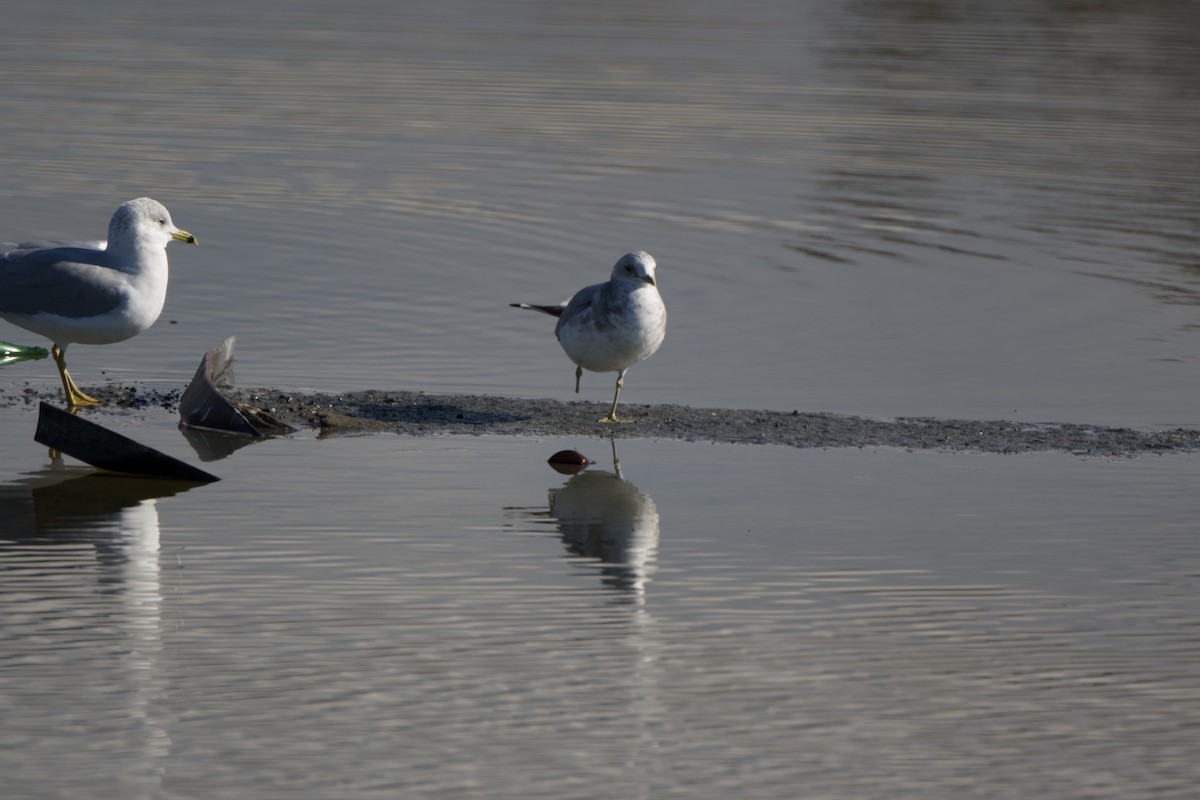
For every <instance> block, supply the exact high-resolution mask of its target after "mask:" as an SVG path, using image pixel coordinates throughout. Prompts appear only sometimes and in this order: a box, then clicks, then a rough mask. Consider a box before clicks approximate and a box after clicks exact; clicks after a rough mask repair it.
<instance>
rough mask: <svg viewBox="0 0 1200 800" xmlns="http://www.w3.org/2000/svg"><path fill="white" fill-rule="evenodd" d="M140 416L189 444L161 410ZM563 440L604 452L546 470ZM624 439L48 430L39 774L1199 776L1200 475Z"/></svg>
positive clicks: (1100, 784)
mask: <svg viewBox="0 0 1200 800" xmlns="http://www.w3.org/2000/svg"><path fill="white" fill-rule="evenodd" d="M128 425H129V426H130V427H133V426H134V425H135V421H133V420H130V421H129V422H128ZM119 427H120V426H119ZM138 430H140V431H142V436H143V438H145V439H147V440H148V441H149V442H151V443H152V444H155V445H157V446H160V447H161V448H162V449H164V450H168V451H170V452H174V453H176V454H178V455H186V454H187V452H188V448H187V446H186V444H185V443H184V440H183V438H182V437H181V436H180V435H179V433H178V432H176V431H174V430H172V426H171V420H170V419H169V417H168V416H167V415H166V414H165V413H164V414H163V415H162V417H161V418H159V419H156V420H151V421H150V423H148V424H147V423H142V424H141V425H139V426H138ZM568 446H570V447H578V448H580V449H581V450H583V452H585V453H587V454H589V455H591V456H592V457H594V458H595V459H596V460H597V461H598V462H599V463H598V464H597V465H596V467H595V468H594V469H592V470H589V471H587V472H585V473H583V474H581V475H579V476H575V477H568V476H563V475H559V474H557V473H554V472H552V471H551V470H550V469H549V467H548V466H547V465H546V464H545V463H544V459H545V457H547V456H548V454H549V453H551V452H553V451H554V450H557V449H560V448H562V447H568ZM34 451H39V452H34ZM616 454H617V456H618V457H619V459H620V464H619V471H618V470H614V464H613V461H612V451H611V449H610V444H609V442H607V441H605V440H602V439H593V440H582V441H580V440H572V441H566V440H562V441H556V440H549V441H536V442H535V441H525V440H512V439H490V438H471V437H467V438H449V437H445V438H429V439H417V440H409V439H402V438H398V437H392V436H370V437H360V438H344V439H335V440H329V441H315V440H313V439H311V438H304V437H301V438H297V439H289V440H285V441H275V442H269V443H265V444H260V445H256V446H253V447H249V448H247V449H244V450H241V451H239V452H238V454H237V455H236V456H235V457H232V458H229V459H226V460H224V461H220V462H218V463H216V464H213V465H210V466H211V467H212V468H213V469H214V470H215V471H217V472H219V473H220V474H222V476H223V477H224V478H225V480H222V481H221V482H220V483H216V484H212V485H210V486H206V487H201V488H195V489H191V490H189V491H180V487H176V486H172V485H170V484H158V483H155V482H148V481H136V482H127V481H123V480H122V479H116V478H106V477H99V476H95V475H91V476H87V475H84V476H80V472H81V471H80V470H78V469H75V468H73V467H70V466H65V467H64V466H60V467H53V466H51V465H50V464H49V462H48V461H47V459H46V458H45V455H44V451H41V449H40V448H39V447H38V446H37V445H33V444H31V445H29V446H28V447H27V448H25V450H24V451H22V452H21V456H22V458H23V459H24V460H26V461H28V462H31V463H34V464H36V466H37V468H36V469H35V470H32V471H30V472H28V473H23V474H20V475H16V476H13V478H12V479H10V480H6V481H5V482H4V483H2V484H0V510H2V511H3V512H4V515H5V518H6V519H7V520H9V521H10V526H11V528H12V530H11V532H10V533H8V534H6V535H5V536H4V541H3V542H2V543H0V569H2V570H3V574H4V577H3V581H2V585H3V591H2V592H0V652H3V654H4V655H3V667H2V669H0V683H2V688H3V692H2V696H3V697H4V698H5V699H4V706H3V714H4V719H5V725H4V726H3V730H2V732H0V745H2V746H0V769H2V771H3V773H4V775H5V779H6V784H7V787H8V790H11V791H15V792H17V794H16V795H15V796H30V797H33V796H38V797H49V796H64V797H65V796H77V795H78V794H79V793H80V792H84V793H86V794H87V795H88V796H92V797H101V796H104V797H108V796H123V797H139V796H146V797H149V796H164V797H190V796H204V797H245V796H266V795H270V794H273V793H288V794H290V795H291V796H298V797H323V796H326V797H327V796H333V795H337V796H364V797H369V796H396V793H397V792H401V793H405V794H406V795H407V796H413V794H416V795H418V796H423V795H443V794H445V795H450V794H455V795H458V796H464V795H465V796H479V797H598V796H605V797H611V796H619V797H629V796H646V797H658V796H664V795H669V794H675V793H680V794H684V795H687V796H692V797H727V796H730V795H731V794H732V795H738V796H748V797H791V796H796V795H795V792H796V791H797V787H805V789H804V794H806V795H811V796H818V797H864V796H868V797H885V796H886V797H1035V796H1036V797H1085V796H1086V797H1130V796H1143V797H1151V796H1153V797H1181V798H1182V797H1186V796H1188V795H1189V794H1190V793H1191V792H1192V791H1193V789H1194V787H1195V784H1196V781H1197V780H1200V768H1198V767H1197V765H1196V762H1195V759H1194V744H1195V732H1196V727H1197V724H1198V723H1200V714H1198V713H1197V697H1196V686H1197V681H1198V680H1200V667H1198V666H1197V665H1198V663H1200V662H1198V661H1197V659H1196V658H1195V654H1196V652H1197V648H1198V647H1200V632H1198V631H1197V628H1196V619H1197V613H1198V612H1200V602H1198V601H1197V593H1196V591H1195V580H1196V575H1197V574H1200V546H1198V545H1197V541H1196V538H1195V536H1194V533H1195V527H1194V521H1193V520H1192V519H1191V518H1190V516H1189V515H1190V514H1191V512H1192V510H1194V503H1193V502H1192V501H1191V500H1190V499H1189V497H1188V493H1189V491H1190V487H1193V486H1194V485H1195V481H1196V480H1197V478H1198V477H1200V465H1198V464H1196V463H1193V462H1192V461H1191V460H1189V459H1179V458H1145V459H1138V460H1133V461H1100V460H1077V459H1074V458H1073V457H1070V456H1066V455H1040V456H1038V455H1035V456H1022V457H998V456H953V457H948V456H936V455H923V454H913V453H904V452H899V451H890V452H888V451H882V452H868V451H858V450H842V451H800V450H791V449H782V448H769V447H757V448H751V447H742V448H737V447H730V446H713V445H700V444H686V443H662V442H657V443H656V442H646V441H628V442H620V443H618V448H617V452H616ZM314 472H316V473H317V474H319V476H320V480H314ZM747 475H754V476H755V478H754V480H750V481H748V480H747V479H746V476H747ZM173 492H177V493H173Z"/></svg>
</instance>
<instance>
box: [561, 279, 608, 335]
mask: <svg viewBox="0 0 1200 800" xmlns="http://www.w3.org/2000/svg"><path fill="white" fill-rule="evenodd" d="M607 285H608V284H607V283H597V284H595V285H594V286H588V287H585V288H583V289H580V290H579V291H578V292H576V293H575V296H574V297H572V298H571V300H570V302H568V303H567V307H566V308H564V309H563V310H562V315H561V316H559V318H558V324H557V325H555V326H554V335H555V336H558V332H559V331H560V330H561V329H562V326H563V325H568V324H571V323H573V322H577V321H579V320H580V319H581V318H583V317H587V316H591V314H592V312H593V309H594V308H595V305H596V302H597V301H598V300H599V299H600V294H601V292H602V291H603V290H604V287H605V286H607Z"/></svg>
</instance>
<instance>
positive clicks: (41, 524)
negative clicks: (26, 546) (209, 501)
mask: <svg viewBox="0 0 1200 800" xmlns="http://www.w3.org/2000/svg"><path fill="white" fill-rule="evenodd" d="M195 485H196V484H195V483H194V482H181V481H167V480H146V479H145V478H134V477H128V476H124V475H108V474H97V473H95V472H86V473H84V474H80V472H79V471H77V470H69V471H62V472H43V473H36V474H34V475H32V476H30V477H28V478H27V479H25V480H23V481H21V482H19V483H12V484H0V536H3V538H6V539H9V540H16V541H20V540H24V539H39V540H44V539H46V537H47V536H49V535H53V541H55V542H58V543H75V542H85V541H86V542H92V543H94V538H95V533H94V532H90V531H94V529H96V528H102V527H104V526H106V525H108V524H110V523H111V521H112V520H113V518H115V517H117V516H118V515H119V514H120V513H121V512H122V511H124V510H125V509H128V508H132V507H134V506H137V505H139V504H141V503H142V502H143V501H145V500H152V499H156V498H159V497H170V496H171V495H174V494H178V493H180V492H184V491H187V490H188V489H190V488H192V487H194V486H195Z"/></svg>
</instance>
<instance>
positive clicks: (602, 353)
mask: <svg viewBox="0 0 1200 800" xmlns="http://www.w3.org/2000/svg"><path fill="white" fill-rule="evenodd" d="M656 268H657V264H655V262H654V257H653V256H651V255H650V254H649V253H647V252H645V251H644V250H638V251H637V252H636V253H626V254H625V255H623V256H621V260H620V261H618V262H617V263H616V265H615V266H613V270H612V277H611V278H609V280H608V282H607V283H598V284H596V285H595V286H588V287H587V288H586V289H580V290H579V292H578V293H576V295H575V296H574V297H572V298H571V299H570V301H568V302H564V303H560V304H559V305H556V306H535V305H531V304H529V303H510V305H511V306H513V307H514V308H528V309H532V310H534V311H541V312H542V313H543V314H549V315H550V316H552V317H558V325H556V326H555V328H554V335H555V336H557V337H558V341H559V343H560V344H561V345H562V348H563V350H565V351H566V353H567V356H568V357H569V358H570V359H571V360H572V361H573V362H575V365H576V366H575V393H576V394H579V379H580V378H581V377H583V371H584V370H585V369H586V370H589V371H591V372H616V373H617V390H616V392H615V393H614V394H613V403H612V409H611V410H610V411H609V412H608V416H607V417H604V418H603V419H601V420H600V422H629V421H630V420H622V419H619V418H618V417H617V398H619V397H620V396H621V387H622V386H624V385H625V371H626V370H627V369H629V368H630V367H632V366H633V365H634V364H636V363H638V362H639V361H641V360H642V359H644V358H648V357H650V356H652V355H654V352H655V351H656V350H658V348H659V345H661V344H662V341H663V337H664V336H666V334H667V307H666V306H664V305H663V301H662V295H660V294H659V293H658V280H657V278H656V277H655V274H654V272H655V269H656Z"/></svg>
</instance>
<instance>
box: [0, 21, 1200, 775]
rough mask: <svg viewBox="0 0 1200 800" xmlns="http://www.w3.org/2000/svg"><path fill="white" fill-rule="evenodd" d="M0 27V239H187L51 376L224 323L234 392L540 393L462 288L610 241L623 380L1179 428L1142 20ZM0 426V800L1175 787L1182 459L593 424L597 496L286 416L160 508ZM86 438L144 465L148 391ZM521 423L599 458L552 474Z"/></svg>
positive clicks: (1182, 132)
mask: <svg viewBox="0 0 1200 800" xmlns="http://www.w3.org/2000/svg"><path fill="white" fill-rule="evenodd" d="M8 23H9V24H8V25H7V26H6V28H5V33H3V34H0V36H2V37H3V43H4V46H3V47H0V99H2V100H3V101H4V102H3V105H4V108H5V109H6V112H5V113H4V114H3V115H0V141H3V142H4V147H3V148H0V169H2V171H3V174H4V176H5V180H4V181H2V182H0V239H14V238H36V237H44V236H75V237H80V238H91V237H96V236H99V235H101V234H102V233H103V231H104V229H105V225H106V224H107V219H108V217H109V215H110V214H111V212H112V210H113V209H114V208H115V207H116V205H117V204H118V203H120V202H121V201H123V200H126V199H129V198H131V197H136V196H140V195H150V196H153V197H155V198H157V199H159V200H161V201H163V202H164V203H165V204H166V205H167V206H168V207H169V208H170V209H171V211H172V214H173V216H174V218H175V220H176V222H177V223H178V224H179V225H180V226H182V227H184V228H186V229H188V230H190V231H192V232H193V233H195V234H196V235H197V236H198V237H199V239H200V242H201V246H200V248H198V249H192V248H183V247H179V246H177V245H176V246H173V247H172V248H171V251H170V252H171V259H172V275H171V290H170V293H169V296H168V300H167V307H166V310H165V312H164V315H163V318H162V319H161V320H160V321H159V323H158V324H157V325H156V326H155V327H153V328H152V329H150V330H149V331H147V332H146V333H144V334H142V335H141V336H139V337H137V338H135V339H133V340H131V341H129V342H125V343H122V344H118V345H112V346H107V347H103V348H89V347H83V346H78V347H75V348H72V350H71V364H72V371H73V373H74V375H75V377H76V378H77V379H78V380H79V381H80V383H81V384H82V385H83V386H84V387H85V388H86V387H88V386H90V385H96V384H99V383H101V382H103V381H105V380H115V381H119V382H122V383H125V382H143V383H145V384H148V385H150V386H153V387H155V388H179V387H182V385H183V384H184V383H186V381H187V380H188V379H189V378H190V376H191V374H192V373H193V372H194V370H195V368H196V365H197V364H198V363H199V360H200V357H201V355H202V354H203V352H204V351H205V350H207V349H208V348H209V347H212V346H213V345H215V344H217V343H219V342H220V341H221V340H223V339H224V338H225V337H226V336H229V335H237V336H238V338H239V348H238V354H239V360H238V380H239V383H240V384H241V385H244V386H258V385H261V386H278V387H284V388H294V389H321V390H331V391H341V390H351V389H362V388H379V389H419V390H427V391H431V392H483V393H489V394H506V395H517V396H526V397H541V396H551V397H557V398H560V399H570V398H571V397H572V394H571V387H572V379H573V374H572V373H573V369H572V367H571V365H570V364H569V363H568V362H567V360H566V358H565V356H564V355H563V354H562V353H561V351H560V350H559V348H558V346H557V344H556V343H555V342H554V339H553V336H552V333H551V326H550V324H549V323H548V321H547V320H545V319H544V318H541V317H538V316H536V315H532V314H522V313H520V312H518V311H515V310H513V309H509V308H508V307H507V304H508V303H509V302H513V301H518V300H529V301H540V302H553V301H557V300H560V299H563V298H565V297H566V296H567V295H569V294H570V293H571V292H572V291H574V290H575V289H577V288H579V287H581V286H583V285H585V284H588V283H593V282H596V281H599V280H601V279H603V278H604V277H605V276H606V275H607V273H608V270H609V269H610V268H611V265H612V263H613V262H614V261H615V260H616V259H617V258H618V257H619V256H620V255H621V254H622V253H623V252H625V251H627V250H630V249H646V250H649V251H650V252H651V253H653V254H654V255H655V257H656V258H657V260H658V262H659V272H660V279H661V288H662V291H663V295H664V297H665V299H666V302H667V305H668V307H669V309H670V312H671V327H670V330H669V331H668V337H667V341H666V343H665V344H664V346H663V348H662V350H661V351H660V352H659V353H658V354H656V355H655V356H654V357H653V358H652V359H650V360H649V361H647V362H646V363H645V364H642V365H639V366H638V367H636V368H634V369H633V370H631V371H630V374H629V376H628V377H627V380H626V387H625V390H624V392H623V397H624V398H625V399H626V400H627V401H628V402H631V403H643V402H644V403H658V402H676V403H687V404H691V405H694V406H714V407H717V406H730V407H746V408H773V409H779V410H787V409H800V410H804V411H834V412H844V413H857V414H866V415H872V416H896V415H908V414H916V415H939V416H947V417H957V418H980V419H983V418H1005V419H1019V420H1029V421H1044V420H1053V421H1066V422H1090V423H1102V424H1119V425H1129V426H1137V427H1143V428H1151V427H1169V426H1188V427H1196V426H1197V425H1198V424H1200V419H1198V417H1197V412H1196V405H1195V402H1194V399H1195V398H1196V396H1197V394H1198V390H1200V370H1197V368H1196V367H1197V357H1196V339H1195V336H1196V332H1197V308H1198V306H1200V303H1198V298H1200V273H1198V271H1197V262H1196V257H1195V254H1196V252H1197V250H1198V247H1197V245H1198V244H1200V229H1198V227H1197V222H1196V220H1197V218H1198V217H1197V213H1196V212H1197V207H1198V201H1200V194H1198V192H1200V190H1198V189H1197V186H1200V181H1198V180H1197V179H1198V178H1200V142H1198V140H1197V138H1196V136H1195V131H1196V130H1197V129H1198V124H1200V103H1198V101H1197V99H1198V98H1200V63H1198V61H1200V57H1198V55H1197V50H1196V48H1195V46H1194V35H1193V32H1194V31H1195V30H1197V28H1198V26H1200V7H1198V6H1197V5H1196V4H1194V3H1148V4H1147V3H1143V4H1139V5H1137V6H1136V7H1134V6H1127V5H1121V4H1103V3H1075V4H1066V5H1063V4H1053V3H1044V2H1034V1H1033V0H1022V2H1017V3H1009V4H1003V5H1000V6H997V5H995V4H986V3H978V2H971V3H965V4H961V3H960V4H954V5H945V4H942V5H938V4H933V5H931V4H928V3H913V2H887V3H882V2H869V1H868V0H853V1H852V0H843V1H842V2H834V3H784V2H773V1H771V2H768V1H767V0H762V1H761V2H759V1H755V2H747V3H739V4H737V5H736V6H733V5H729V4H719V3H707V4H704V3H690V4H686V6H680V7H669V8H668V7H658V6H653V5H652V6H645V5H644V4H642V5H637V4H623V3H605V4H595V3H591V4H583V3H557V4H537V3H529V2H514V3H505V4H492V3H479V2H455V3H440V4H418V6H417V7H415V8H413V7H405V8H400V7H398V6H396V5H395V4H388V3H379V2H363V3H355V4H352V5H350V6H347V7H334V6H332V5H329V4H320V3H312V2H308V3H300V2H288V3H257V4H245V3H230V2H213V3H209V4H206V5H205V7H204V8H203V9H196V8H188V9H184V8H182V7H180V8H178V9H176V8H171V7H167V6H161V5H154V4H149V3H144V2H133V1H132V0H130V1H129V2H117V3H106V4H102V5H97V4H85V3H80V2H74V0H66V1H65V2H61V3H56V4H45V3H43V4H36V5H28V6H23V7H21V8H19V9H13V10H12V13H11V14H10V15H9V20H8ZM0 338H2V339H5V340H11V341H17V342H20V343H24V344H39V342H36V341H35V337H31V336H29V335H28V334H25V333H23V332H21V331H20V330H19V329H16V328H13V327H12V326H9V325H7V324H4V323H0ZM56 382H57V378H56V376H55V374H54V370H53V367H52V365H51V364H50V363H49V362H48V361H41V362H32V363H22V364H17V365H13V366H9V367H5V368H3V369H0V391H4V392H7V393H13V392H16V393H20V392H21V391H22V390H23V389H24V388H25V387H26V385H27V384H33V385H35V386H38V387H47V388H48V387H53V386H54V385H56ZM611 386H612V385H611V380H610V379H609V378H608V377H605V376H594V375H593V376H586V377H585V379H584V383H583V394H582V395H581V396H582V397H583V398H585V399H588V400H594V401H605V400H607V399H608V398H609V397H610V396H611ZM34 418H35V417H34V413H33V411H32V410H31V409H27V408H22V407H17V406H10V407H9V408H7V409H6V413H5V414H3V418H2V419H0V465H2V468H0V508H2V510H3V514H2V515H0V520H2V521H3V524H4V526H5V528H4V534H3V538H2V540H0V569H3V570H4V571H5V573H4V575H5V576H4V579H3V581H2V582H0V587H2V588H0V640H2V644H0V745H2V746H0V774H3V775H4V777H5V793H6V796H14V797H23V796H37V797H56V796H57V797H68V796H79V795H82V794H86V795H88V796H93V797H192V796H205V797H247V796H271V795H274V794H287V795H288V796H289V797H328V796H347V797H371V796H389V797H391V796H396V795H397V794H404V795H405V796H437V795H454V796H479V797H555V798H561V797H596V796H644V797H660V796H667V795H672V794H679V795H685V796H692V797H706V796H707V797H716V796H721V797H727V796H730V795H737V796H744V797H793V796H795V795H796V792H797V791H803V792H804V793H806V794H808V795H811V796H817V797H863V796H887V797H922V798H925V797H956V798H958V797H983V796H988V797H1047V796H1053V797H1073V796H1078V797H1083V796H1087V797H1122V798H1124V797H1151V796H1152V797H1181V798H1182V797H1189V796H1190V795H1191V794H1192V793H1193V787H1194V786H1195V785H1196V783H1197V778H1198V777H1200V776H1198V775H1197V768H1196V767H1195V766H1194V764H1193V762H1194V758H1193V752H1194V739H1195V731H1196V728H1197V723H1198V721H1200V703H1198V702H1197V697H1196V690H1195V687H1196V685H1197V674H1196V670H1197V668H1196V666H1195V665H1196V663H1197V659H1196V658H1195V656H1196V653H1197V631H1196V626H1195V619H1196V618H1197V613H1196V612H1197V610H1198V609H1197V602H1196V600H1195V597H1196V592H1195V578H1196V575H1197V574H1200V571H1198V566H1197V564H1198V560H1197V557H1198V552H1197V547H1196V543H1195V536H1194V532H1195V516H1196V515H1195V500H1194V487H1195V485H1196V479H1197V472H1198V469H1200V468H1198V467H1197V466H1196V464H1195V463H1193V461H1192V459H1190V458H1187V457H1171V458H1139V459H1136V460H1121V461H1101V460H1083V459H1076V458H1072V457H1069V456H1065V455H1052V454H1043V455H1031V456H1021V457H997V456H962V455H959V456H947V455H942V454H929V453H922V454H916V453H904V452H893V451H857V450H845V451H795V450H784V449H775V448H768V447H756V448H735V447H723V446H713V445H703V444H684V443H671V442H650V441H639V440H632V441H622V442H621V443H619V453H618V455H619V457H620V460H621V466H622V470H621V477H620V478H618V477H617V476H616V475H615V474H614V470H613V464H612V460H613V459H612V453H611V451H610V445H609V443H608V442H607V441H603V440H600V439H595V440H584V441H578V440H571V441H566V440H563V441H555V440H544V441H531V440H525V439H512V438H510V439H499V438H495V439H493V438H486V437H484V438H451V437H440V438H428V439H404V438H399V437H391V436H375V437H360V438H346V439H334V440H328V441H324V440H321V441H318V440H316V439H315V438H314V437H313V436H312V435H311V434H307V433H305V434H301V435H299V436H297V437H294V438H290V439H287V440H281V441H272V442H269V443H265V444H259V445H255V446H252V447H248V448H245V449H243V450H239V451H238V452H237V453H236V454H235V455H233V456H232V457H230V458H227V459H225V460H223V461H220V462H217V463H215V464H211V465H205V466H206V468H209V469H211V470H212V471H213V472H215V473H217V474H218V475H220V476H221V477H222V478H223V480H222V481H221V482H219V483H217V484H213V485H211V486H206V487H202V488H192V489H190V490H181V489H180V487H175V486H166V485H159V484H150V483H145V482H136V481H135V482H116V481H114V480H113V479H111V478H96V477H90V478H89V477H87V476H86V474H85V473H86V472H87V470H84V469H82V468H81V467H79V465H78V464H76V463H74V462H72V461H71V460H70V459H67V461H66V463H65V464H61V465H50V463H49V462H48V460H47V458H46V453H45V449H44V448H42V447H40V446H38V445H36V444H34V443H33V442H32V441H31V432H32V430H33V424H34ZM98 419H100V420H101V421H102V422H103V423H104V424H106V425H108V426H110V427H114V428H116V429H118V430H120V431H122V432H125V433H127V434H130V435H133V436H135V437H136V438H138V439H139V440H141V441H145V442H146V443H148V444H151V445H153V446H156V447H160V448H161V449H164V450H166V451H167V452H170V453H172V454H174V455H177V456H179V457H183V458H185V459H187V460H190V461H193V462H195V460H196V459H195V456H194V454H192V453H191V451H190V449H189V448H188V447H187V445H186V443H185V442H184V440H183V439H182V438H181V437H180V436H179V434H178V433H177V431H176V430H175V428H174V421H173V419H172V418H171V416H170V414H169V413H167V412H160V411H157V410H154V411H149V412H143V413H141V414H132V413H124V412H116V413H114V414H109V415H106V416H103V417H100V418H98ZM564 447H577V448H579V449H581V450H583V451H584V452H585V453H587V454H588V455H591V456H593V457H595V458H597V459H599V461H600V463H599V464H598V466H597V469H595V470H593V471H591V472H590V473H585V474H584V476H583V477H582V478H579V479H576V480H575V481H574V482H571V481H569V480H568V479H567V478H566V477H565V476H560V475H557V474H556V473H553V472H551V471H550V470H549V468H548V467H547V466H546V465H545V463H544V462H545V458H546V457H547V456H548V455H549V454H550V453H552V452H553V451H554V450H557V449H562V448H564ZM606 473H607V474H606ZM552 495H553V500H552V499H551V496H552ZM597 498H600V500H597ZM552 503H553V505H552ZM597 506H599V509H597ZM797 787H803V789H802V790H799V789H797Z"/></svg>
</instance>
